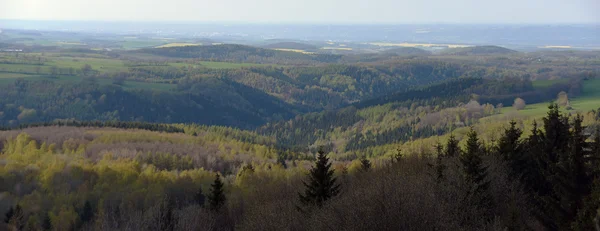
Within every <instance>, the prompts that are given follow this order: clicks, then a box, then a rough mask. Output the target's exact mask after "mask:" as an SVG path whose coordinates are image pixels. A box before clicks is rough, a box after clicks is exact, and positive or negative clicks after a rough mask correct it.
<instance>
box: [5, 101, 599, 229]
mask: <svg viewBox="0 0 600 231" xmlns="http://www.w3.org/2000/svg"><path fill="white" fill-rule="evenodd" d="M594 116H596V118H595V122H594V123H593V124H592V125H591V126H589V127H586V126H583V122H584V118H583V117H582V116H581V115H574V116H569V115H565V114H563V113H561V112H560V111H559V106H558V105H556V104H552V105H551V106H550V107H549V109H548V112H547V115H546V116H545V117H544V118H543V119H542V120H540V121H538V122H537V123H534V124H533V128H532V130H531V131H529V135H527V136H524V135H523V133H524V131H523V130H522V128H520V125H519V124H518V123H517V122H514V121H513V122H510V123H509V124H507V125H506V126H505V127H504V130H503V132H502V133H501V135H500V136H499V138H498V139H497V140H496V141H495V142H492V143H486V142H484V141H483V140H482V139H481V138H480V136H479V133H478V132H477V131H476V130H474V129H473V128H471V130H470V131H469V132H468V134H467V135H466V137H465V138H464V139H463V141H462V142H459V140H458V139H456V138H455V137H454V136H450V137H449V138H448V139H447V140H445V141H444V142H443V143H438V144H437V145H436V146H431V147H430V148H429V149H427V150H423V151H422V152H414V153H413V152H409V151H403V150H398V151H396V152H395V153H394V154H392V155H389V156H381V157H372V158H369V159H366V158H364V157H362V158H358V159H356V160H354V161H344V160H338V159H335V158H333V159H332V158H328V156H335V155H332V153H331V152H329V151H324V150H326V147H321V148H320V149H317V151H316V153H313V154H310V155H303V154H300V153H293V152H287V154H286V153H285V152H284V151H281V150H278V149H276V148H274V147H273V146H271V145H269V144H268V143H269V142H271V141H268V140H264V141H259V140H258V139H256V140H254V141H253V142H254V143H253V142H251V141H248V142H245V141H241V139H242V138H241V137H245V136H248V137H253V136H254V137H257V136H256V135H250V134H248V135H243V133H244V132H243V131H239V130H238V131H236V130H229V129H225V128H223V129H207V128H205V127H202V126H183V127H181V128H182V129H183V130H184V131H185V134H184V133H177V132H176V133H159V132H156V131H146V130H136V129H135V127H136V126H138V127H140V128H143V127H144V126H147V125H144V124H137V125H135V124H131V125H126V124H123V125H116V124H113V125H110V124H104V125H102V126H98V125H94V124H70V126H64V125H66V124H63V125H61V126H59V125H58V124H54V125H53V124H46V125H45V126H41V125H40V126H32V127H31V128H25V129H23V130H12V131H4V132H0V137H1V138H2V139H3V140H4V143H3V147H2V150H3V151H2V154H1V155H0V159H1V160H2V162H1V163H2V164H1V165H0V181H1V182H2V184H1V186H0V187H2V188H1V190H2V191H3V194H2V195H3V198H4V199H3V200H2V202H3V203H2V204H0V206H1V207H0V212H2V214H4V222H5V223H3V224H2V226H3V227H4V228H15V229H17V230H72V229H78V230H107V229H110V230H197V229H202V230H232V229H238V230H265V229H268V230H282V229H283V230H321V229H328V228H331V227H333V226H334V227H336V229H343V230H364V229H381V230H397V229H402V230H429V229H443V230H447V229H451V230H463V229H466V230H480V229H484V230H504V229H511V230H520V229H534V230H544V229H547V230H565V229H574V230H590V229H593V227H594V226H595V225H597V224H596V223H595V217H596V216H598V212H597V210H598V208H599V206H600V204H599V203H600V200H598V198H597V197H596V196H597V194H598V192H597V191H598V187H597V183H598V182H597V180H596V178H597V171H596V169H598V168H599V166H598V161H597V159H598V158H599V155H600V126H598V125H600V124H599V122H600V120H598V119H600V118H598V114H597V112H594ZM75 125H77V126H75ZM118 126H124V127H125V126H128V127H129V129H118V128H112V127H118ZM234 133H237V134H238V135H231V134H234ZM225 134H230V135H225ZM257 141H258V142H265V144H256V143H258V142H257ZM328 153H329V154H328ZM282 156H287V158H289V159H283V158H281V157H282ZM215 173H216V175H215ZM365 218H368V219H365Z"/></svg>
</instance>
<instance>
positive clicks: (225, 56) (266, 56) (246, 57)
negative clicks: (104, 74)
mask: <svg viewBox="0 0 600 231" xmlns="http://www.w3.org/2000/svg"><path fill="white" fill-rule="evenodd" d="M130 54H132V55H136V54H149V55H154V56H159V57H168V58H184V59H199V60H207V61H208V60H210V61H214V60H216V61H226V62H249V63H272V64H316V63H328V62H336V61H337V60H338V59H339V58H340V56H339V55H326V54H302V53H299V52H291V51H278V50H273V49H265V48H258V47H251V46H245V45H237V44H223V45H211V46H185V47H165V48H145V49H140V50H136V51H132V52H130Z"/></svg>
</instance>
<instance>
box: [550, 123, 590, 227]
mask: <svg viewBox="0 0 600 231" xmlns="http://www.w3.org/2000/svg"><path fill="white" fill-rule="evenodd" d="M582 123H583V117H582V116H580V115H577V116H576V117H575V118H574V120H573V125H572V129H571V133H570V138H569V152H568V153H564V154H563V156H561V160H560V163H559V164H558V165H557V171H556V173H555V175H554V176H553V178H552V184H553V185H554V190H555V191H554V195H555V196H556V197H551V199H554V198H556V200H555V201H550V202H552V203H555V206H556V207H559V211H561V212H562V213H561V217H560V218H561V219H562V222H560V223H557V226H558V227H559V228H562V229H568V228H570V225H571V224H570V222H571V221H572V220H573V219H574V218H575V217H576V216H577V212H578V211H579V210H580V209H581V208H583V207H584V205H583V200H584V198H585V197H586V196H587V195H589V193H590V191H591V185H592V178H591V177H590V176H588V174H589V173H590V171H588V170H587V163H586V158H587V156H588V151H587V150H588V144H587V143H586V140H587V136H586V135H585V134H584V129H585V128H584V127H583V126H582ZM557 220H558V219H557ZM559 221H560V220H559Z"/></svg>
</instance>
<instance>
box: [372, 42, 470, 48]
mask: <svg viewBox="0 0 600 231" xmlns="http://www.w3.org/2000/svg"><path fill="white" fill-rule="evenodd" d="M369 44H370V45H375V46H381V47H426V48H432V47H447V48H464V47H471V46H472V45H464V44H436V43H384V42H376V43H369Z"/></svg>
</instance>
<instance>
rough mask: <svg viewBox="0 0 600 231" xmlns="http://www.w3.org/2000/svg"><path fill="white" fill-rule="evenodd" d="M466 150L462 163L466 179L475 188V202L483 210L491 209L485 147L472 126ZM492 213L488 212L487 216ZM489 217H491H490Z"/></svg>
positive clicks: (461, 158)
mask: <svg viewBox="0 0 600 231" xmlns="http://www.w3.org/2000/svg"><path fill="white" fill-rule="evenodd" d="M465 149H466V150H465V151H464V152H463V153H462V155H461V156H460V158H459V159H460V163H461V167H462V170H463V174H464V177H465V179H466V181H467V182H468V183H469V184H471V185H472V186H473V188H474V191H473V194H474V196H475V198H476V201H475V203H476V204H477V206H479V208H480V209H482V210H484V211H485V210H489V209H490V206H491V196H490V194H489V192H488V189H489V185H490V182H489V180H488V179H487V167H485V166H483V160H482V158H481V156H482V155H483V149H482V147H481V143H479V138H478V137H477V132H475V131H474V130H473V128H471V130H470V131H469V134H467V144H466V148H465ZM489 215H490V214H487V213H486V216H489ZM488 218H489V217H488Z"/></svg>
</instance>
